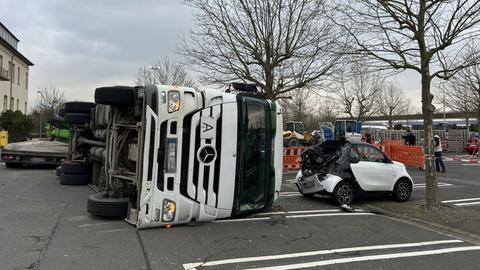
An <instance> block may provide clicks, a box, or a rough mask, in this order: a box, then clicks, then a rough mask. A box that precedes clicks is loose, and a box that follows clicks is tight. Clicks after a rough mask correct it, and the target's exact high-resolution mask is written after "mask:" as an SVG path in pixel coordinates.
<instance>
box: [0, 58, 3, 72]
mask: <svg viewBox="0 0 480 270" xmlns="http://www.w3.org/2000/svg"><path fill="white" fill-rule="evenodd" d="M2 67H3V56H1V55H0V69H2Z"/></svg>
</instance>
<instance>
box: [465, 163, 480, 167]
mask: <svg viewBox="0 0 480 270" xmlns="http://www.w3.org/2000/svg"><path fill="white" fill-rule="evenodd" d="M462 165H463V166H480V163H464V164H462Z"/></svg>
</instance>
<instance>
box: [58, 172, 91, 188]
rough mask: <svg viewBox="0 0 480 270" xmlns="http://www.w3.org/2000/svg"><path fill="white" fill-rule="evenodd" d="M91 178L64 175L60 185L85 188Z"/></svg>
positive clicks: (87, 176) (85, 175)
mask: <svg viewBox="0 0 480 270" xmlns="http://www.w3.org/2000/svg"><path fill="white" fill-rule="evenodd" d="M91 178H92V177H91V176H90V175H88V174H66V173H63V175H62V178H61V179H60V184H62V185H65V186H85V185H88V183H89V182H90V180H91Z"/></svg>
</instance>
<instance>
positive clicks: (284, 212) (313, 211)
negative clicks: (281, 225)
mask: <svg viewBox="0 0 480 270" xmlns="http://www.w3.org/2000/svg"><path fill="white" fill-rule="evenodd" d="M342 211H343V210H341V209H316V210H301V211H279V212H267V213H259V214H256V216H265V215H285V214H308V213H319V212H342ZM355 211H357V212H365V210H355Z"/></svg>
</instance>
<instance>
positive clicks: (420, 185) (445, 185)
mask: <svg viewBox="0 0 480 270" xmlns="http://www.w3.org/2000/svg"><path fill="white" fill-rule="evenodd" d="M413 186H414V187H426V186H427V184H426V183H425V184H423V183H422V184H413ZM438 186H439V187H447V186H453V184H450V183H443V182H438Z"/></svg>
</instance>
